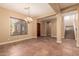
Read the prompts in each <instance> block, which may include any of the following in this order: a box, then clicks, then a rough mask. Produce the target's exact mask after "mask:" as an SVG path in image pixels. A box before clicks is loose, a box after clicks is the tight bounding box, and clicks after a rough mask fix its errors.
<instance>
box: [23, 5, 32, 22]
mask: <svg viewBox="0 0 79 59" xmlns="http://www.w3.org/2000/svg"><path fill="white" fill-rule="evenodd" d="M24 9H25V11H28V16H27V17H26V18H25V20H26V22H27V23H31V22H32V21H33V19H32V17H31V16H30V6H29V7H26V8H24Z"/></svg>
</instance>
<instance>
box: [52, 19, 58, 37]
mask: <svg viewBox="0 0 79 59" xmlns="http://www.w3.org/2000/svg"><path fill="white" fill-rule="evenodd" d="M56 26H57V20H56V19H53V20H52V21H51V37H56V34H57V31H56V29H57V28H56Z"/></svg>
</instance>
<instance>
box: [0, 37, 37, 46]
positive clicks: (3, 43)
mask: <svg viewBox="0 0 79 59" xmlns="http://www.w3.org/2000/svg"><path fill="white" fill-rule="evenodd" d="M32 38H36V36H35V37H30V38H23V39H18V40H12V41H8V42H2V43H0V45H5V44H9V43H14V42H20V41H23V40H28V39H32Z"/></svg>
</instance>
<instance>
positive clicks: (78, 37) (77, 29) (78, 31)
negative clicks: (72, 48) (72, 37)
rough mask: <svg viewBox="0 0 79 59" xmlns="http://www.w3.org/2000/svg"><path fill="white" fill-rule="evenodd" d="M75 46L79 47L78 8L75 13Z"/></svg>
mask: <svg viewBox="0 0 79 59" xmlns="http://www.w3.org/2000/svg"><path fill="white" fill-rule="evenodd" d="M76 27H77V28H76V31H77V32H76V34H77V35H76V46H77V47H79V7H78V8H77V11H76Z"/></svg>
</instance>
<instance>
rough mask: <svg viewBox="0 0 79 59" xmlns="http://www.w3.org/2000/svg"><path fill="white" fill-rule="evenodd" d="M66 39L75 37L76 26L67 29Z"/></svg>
mask: <svg viewBox="0 0 79 59" xmlns="http://www.w3.org/2000/svg"><path fill="white" fill-rule="evenodd" d="M65 39H75V33H74V28H72V27H71V29H66V30H65Z"/></svg>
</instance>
